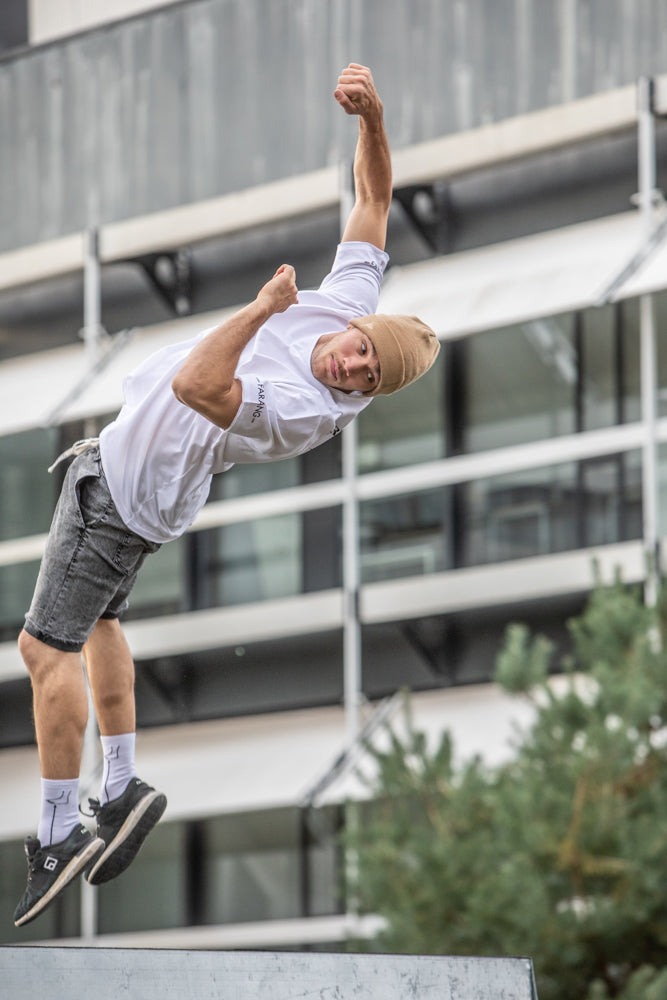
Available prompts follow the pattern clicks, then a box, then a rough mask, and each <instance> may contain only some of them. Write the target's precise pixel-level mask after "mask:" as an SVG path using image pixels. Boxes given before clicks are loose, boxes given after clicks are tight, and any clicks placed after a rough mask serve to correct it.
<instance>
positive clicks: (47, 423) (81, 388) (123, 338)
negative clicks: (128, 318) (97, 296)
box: [43, 327, 136, 427]
mask: <svg viewBox="0 0 667 1000" xmlns="http://www.w3.org/2000/svg"><path fill="white" fill-rule="evenodd" d="M135 330H136V327H130V328H128V329H126V330H121V331H120V332H119V333H116V334H114V336H113V337H109V339H108V341H105V343H106V345H107V346H106V347H105V349H104V351H103V353H100V354H99V356H98V358H97V360H96V361H95V362H94V363H93V364H92V365H90V367H89V368H88V369H87V371H86V372H84V374H83V375H82V376H81V378H80V379H79V380H78V382H75V384H74V385H73V386H72V388H71V389H68V391H67V393H66V394H65V396H64V397H63V398H62V399H61V401H60V402H59V403H57V404H56V405H55V406H54V407H53V409H52V410H51V411H50V412H49V413H48V415H47V416H46V417H45V418H44V421H43V426H44V427H53V426H54V424H57V423H58V421H59V419H60V417H61V416H62V414H63V413H64V412H65V410H66V409H67V407H68V406H70V405H71V404H72V403H73V402H74V401H75V400H77V399H78V398H79V396H81V395H82V393H84V392H85V390H86V389H87V388H88V386H89V385H90V384H91V383H92V382H94V380H95V379H96V378H97V376H98V375H99V374H101V372H103V371H104V369H105V368H106V367H107V366H108V365H109V363H110V362H111V361H112V359H113V358H115V356H116V355H117V354H119V353H120V352H121V351H122V350H123V348H124V347H125V346H126V345H127V344H128V343H129V342H130V340H131V339H132V336H133V335H134V333H135Z"/></svg>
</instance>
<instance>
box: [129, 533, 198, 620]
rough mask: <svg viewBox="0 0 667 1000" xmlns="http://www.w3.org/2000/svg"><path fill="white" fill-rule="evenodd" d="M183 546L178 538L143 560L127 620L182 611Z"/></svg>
mask: <svg viewBox="0 0 667 1000" xmlns="http://www.w3.org/2000/svg"><path fill="white" fill-rule="evenodd" d="M185 544H186V539H184V538H177V539H176V540H175V541H172V542H167V544H166V545H163V546H162V548H160V549H158V551H157V552H154V553H153V554H152V555H149V556H148V557H147V558H146V560H145V562H144V564H143V566H142V567H141V569H140V570H139V574H138V576H137V582H136V584H135V585H134V587H133V589H132V593H131V594H130V608H129V611H128V617H140V616H144V615H146V614H155V613H157V614H163V615H165V614H176V612H178V611H182V610H183V606H184V586H185V583H184V568H183V563H184V551H185Z"/></svg>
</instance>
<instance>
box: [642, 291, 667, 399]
mask: <svg viewBox="0 0 667 1000" xmlns="http://www.w3.org/2000/svg"><path fill="white" fill-rule="evenodd" d="M653 303H654V309H655V329H656V339H657V344H658V412H659V414H660V416H661V417H664V416H665V415H667V292H661V293H660V294H659V295H654V296H653ZM637 314H639V303H638V302H637ZM637 324H638V325H639V319H637Z"/></svg>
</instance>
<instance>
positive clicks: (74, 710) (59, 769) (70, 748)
mask: <svg viewBox="0 0 667 1000" xmlns="http://www.w3.org/2000/svg"><path fill="white" fill-rule="evenodd" d="M19 650H20V652H21V656H22V657H23V660H24V662H25V665H26V667H27V668H28V673H29V674H30V680H31V682H32V692H33V712H34V717H35V734H36V736H37V747H38V750H39V762H40V768H41V773H42V777H43V778H51V779H58V778H65V779H71V778H78V777H79V768H80V766H81V750H82V747H83V736H84V733H85V730H86V722H87V721H88V698H87V695H86V682H85V679H84V675H83V667H82V663H81V654H80V653H62V652H60V651H59V650H57V649H53V648H52V647H51V646H47V645H46V643H43V642H40V640H39V639H35V638H34V637H33V636H31V635H29V634H28V633H27V632H25V631H22V632H21V634H20V636H19Z"/></svg>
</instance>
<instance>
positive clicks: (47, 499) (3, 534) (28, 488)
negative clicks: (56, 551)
mask: <svg viewBox="0 0 667 1000" xmlns="http://www.w3.org/2000/svg"><path fill="white" fill-rule="evenodd" d="M56 440H57V439H56V432H55V431H54V430H41V429H40V430H36V431H25V432H24V433H22V434H11V435H9V436H8V437H0V541H4V540H5V539H8V538H23V537H25V536H26V535H38V534H40V533H41V532H43V531H48V530H49V525H50V524H51V517H52V516H53V508H54V506H55V486H54V480H53V478H52V477H51V476H50V475H49V474H48V473H47V471H46V470H47V468H48V467H49V465H50V464H51V462H52V461H53V457H54V454H55V448H56Z"/></svg>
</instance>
